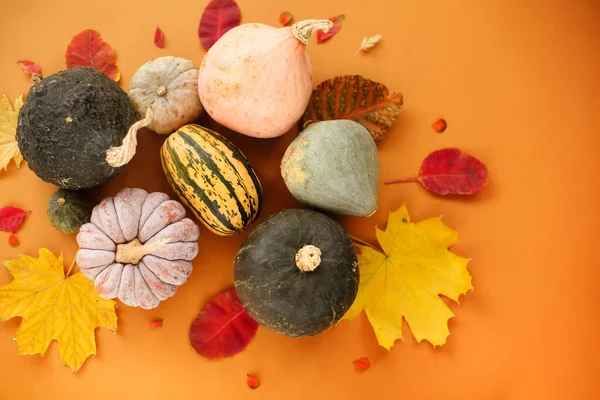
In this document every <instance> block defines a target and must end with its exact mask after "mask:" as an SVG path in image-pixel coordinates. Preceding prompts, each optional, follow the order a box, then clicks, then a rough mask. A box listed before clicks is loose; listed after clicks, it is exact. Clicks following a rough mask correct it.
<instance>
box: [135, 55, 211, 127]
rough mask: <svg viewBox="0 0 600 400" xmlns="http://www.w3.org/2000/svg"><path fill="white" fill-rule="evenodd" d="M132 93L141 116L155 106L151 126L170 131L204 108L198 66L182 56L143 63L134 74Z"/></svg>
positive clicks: (194, 117)
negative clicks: (200, 93) (199, 94)
mask: <svg viewBox="0 0 600 400" xmlns="http://www.w3.org/2000/svg"><path fill="white" fill-rule="evenodd" d="M129 97H130V98H131V100H132V101H133V103H134V105H135V107H136V109H137V110H138V112H139V113H140V115H141V116H144V115H146V112H147V111H148V108H152V111H153V116H152V122H150V124H149V125H148V128H149V129H151V130H153V131H154V132H156V133H160V134H169V133H173V132H175V131H176V130H177V129H179V128H181V127H182V126H183V125H185V124H187V123H188V122H191V121H193V120H195V119H196V118H197V117H198V116H199V115H200V113H201V112H202V103H200V99H199V98H198V69H197V68H196V67H195V66H194V64H193V63H192V62H191V61H189V60H186V59H185V58H180V57H172V56H167V57H159V58H157V59H156V60H154V61H149V62H147V63H146V64H144V65H142V66H141V67H140V68H139V69H138V70H137V72H136V73H135V74H134V75H133V77H132V78H131V83H130V84H129Z"/></svg>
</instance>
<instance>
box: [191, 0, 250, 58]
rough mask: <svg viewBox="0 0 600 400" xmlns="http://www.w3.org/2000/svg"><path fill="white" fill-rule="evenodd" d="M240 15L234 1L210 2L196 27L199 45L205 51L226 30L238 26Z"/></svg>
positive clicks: (213, 0)
mask: <svg viewBox="0 0 600 400" xmlns="http://www.w3.org/2000/svg"><path fill="white" fill-rule="evenodd" d="M241 20H242V14H241V11H240V7H239V6H238V5H237V3H236V2H235V1H234V0H212V1H211V2H210V3H208V5H207V6H206V8H205V9H204V12H203V13H202V17H201V18H200V25H199V26H198V37H199V38H200V43H202V46H204V48H205V49H206V50H208V49H210V48H211V47H212V45H213V44H215V43H216V41H217V40H219V38H220V37H221V36H223V35H224V34H225V32H227V31H228V30H230V29H232V28H235V27H236V26H238V25H239V24H240V22H241Z"/></svg>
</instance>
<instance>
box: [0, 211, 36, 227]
mask: <svg viewBox="0 0 600 400" xmlns="http://www.w3.org/2000/svg"><path fill="white" fill-rule="evenodd" d="M29 214H31V211H23V210H21V209H20V208H17V207H13V206H7V207H3V208H0V231H4V232H12V233H15V232H17V231H18V230H19V228H21V225H23V222H24V221H25V218H27V216H28V215H29Z"/></svg>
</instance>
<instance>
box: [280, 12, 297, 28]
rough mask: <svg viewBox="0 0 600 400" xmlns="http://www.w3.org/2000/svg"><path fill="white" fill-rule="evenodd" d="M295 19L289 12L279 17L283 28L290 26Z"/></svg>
mask: <svg viewBox="0 0 600 400" xmlns="http://www.w3.org/2000/svg"><path fill="white" fill-rule="evenodd" d="M293 19H294V16H293V15H292V13H291V12H289V11H284V12H282V13H281V15H280V16H279V22H281V25H283V26H288V25H289V23H290V22H292V20H293Z"/></svg>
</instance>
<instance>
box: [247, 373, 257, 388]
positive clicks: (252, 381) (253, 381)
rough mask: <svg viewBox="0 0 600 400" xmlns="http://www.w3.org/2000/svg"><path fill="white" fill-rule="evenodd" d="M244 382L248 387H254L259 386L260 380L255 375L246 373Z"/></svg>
mask: <svg viewBox="0 0 600 400" xmlns="http://www.w3.org/2000/svg"><path fill="white" fill-rule="evenodd" d="M246 377H247V378H246V383H247V384H248V387H249V388H250V389H256V388H257V387H259V386H260V381H259V380H258V378H257V377H255V376H252V375H249V374H247V375H246Z"/></svg>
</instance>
